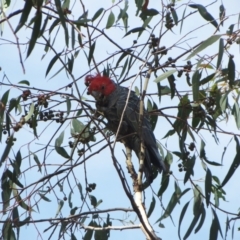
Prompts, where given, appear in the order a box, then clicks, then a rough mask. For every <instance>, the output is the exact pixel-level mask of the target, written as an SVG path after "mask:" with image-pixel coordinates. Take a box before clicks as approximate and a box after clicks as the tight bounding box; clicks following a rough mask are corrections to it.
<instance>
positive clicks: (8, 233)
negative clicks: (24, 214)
mask: <svg viewBox="0 0 240 240" xmlns="http://www.w3.org/2000/svg"><path fill="white" fill-rule="evenodd" d="M2 237H3V240H16V237H15V233H14V231H13V229H12V223H11V219H8V218H7V219H6V220H5V222H4V224H3V226H2Z"/></svg>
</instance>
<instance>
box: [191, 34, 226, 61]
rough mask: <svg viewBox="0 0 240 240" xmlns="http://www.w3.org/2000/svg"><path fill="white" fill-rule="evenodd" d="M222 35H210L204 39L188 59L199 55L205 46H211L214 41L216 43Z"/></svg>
mask: <svg viewBox="0 0 240 240" xmlns="http://www.w3.org/2000/svg"><path fill="white" fill-rule="evenodd" d="M221 36H222V35H213V36H211V37H209V38H208V39H206V40H205V41H203V42H202V43H201V44H200V45H199V46H198V47H197V48H196V49H195V50H194V51H193V52H192V53H191V54H190V55H189V56H188V57H187V58H186V60H188V59H190V58H192V57H194V56H195V55H197V54H198V53H199V52H201V51H202V50H204V49H205V48H207V47H209V46H210V45H212V44H213V43H215V42H216V41H217V40H218V39H219V38H220V37H221Z"/></svg>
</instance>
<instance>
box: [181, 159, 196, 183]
mask: <svg viewBox="0 0 240 240" xmlns="http://www.w3.org/2000/svg"><path fill="white" fill-rule="evenodd" d="M195 161H196V157H195V155H194V156H192V157H191V158H189V159H187V161H186V166H187V171H186V173H185V176H184V184H185V183H186V182H187V181H188V179H189V178H190V176H191V175H192V176H193V175H194V172H193V167H194V165H195Z"/></svg>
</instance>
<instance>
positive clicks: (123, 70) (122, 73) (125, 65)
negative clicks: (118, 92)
mask: <svg viewBox="0 0 240 240" xmlns="http://www.w3.org/2000/svg"><path fill="white" fill-rule="evenodd" d="M127 65H128V58H127V59H126V61H125V63H124V65H123V68H122V71H121V74H120V77H119V79H121V77H122V76H123V75H124V73H125V71H126V69H127Z"/></svg>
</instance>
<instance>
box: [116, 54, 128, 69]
mask: <svg viewBox="0 0 240 240" xmlns="http://www.w3.org/2000/svg"><path fill="white" fill-rule="evenodd" d="M128 55H129V53H128V52H127V51H125V52H123V53H122V55H121V56H120V57H119V59H118V61H117V63H116V67H118V65H119V63H120V62H121V61H122V60H123V58H125V57H126V56H128Z"/></svg>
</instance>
